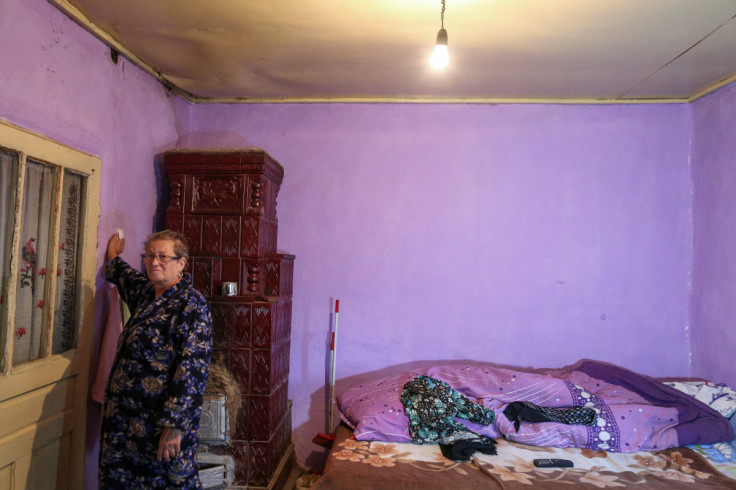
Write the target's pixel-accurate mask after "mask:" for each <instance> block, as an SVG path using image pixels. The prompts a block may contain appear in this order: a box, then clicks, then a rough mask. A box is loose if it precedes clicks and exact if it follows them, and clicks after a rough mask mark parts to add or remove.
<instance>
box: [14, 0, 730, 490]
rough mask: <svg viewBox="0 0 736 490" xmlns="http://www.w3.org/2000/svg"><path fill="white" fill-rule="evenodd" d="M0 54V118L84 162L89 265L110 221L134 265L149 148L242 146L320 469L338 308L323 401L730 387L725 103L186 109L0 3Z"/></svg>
mask: <svg viewBox="0 0 736 490" xmlns="http://www.w3.org/2000/svg"><path fill="white" fill-rule="evenodd" d="M19 19H22V21H19ZM19 40H22V42H19ZM10 46H17V47H14V48H12V49H11V48H10ZM0 55H1V56H2V57H1V58H0V59H1V60H2V66H3V68H2V74H3V76H0V117H1V118H4V119H7V120H9V121H11V122H13V123H15V124H18V125H21V126H24V127H26V128H28V129H31V130H33V131H36V132H39V133H42V134H45V135H47V136H49V137H51V138H54V139H57V140H59V141H61V142H63V143H65V144H68V145H71V146H74V147H77V148H79V149H81V150H84V151H87V152H90V153H93V154H95V155H98V156H99V157H101V159H102V189H101V196H100V212H101V220H100V221H101V224H100V234H99V235H100V238H99V243H100V249H99V251H98V259H99V261H100V265H101V264H102V256H103V253H104V245H105V244H106V241H107V237H108V236H109V234H110V233H112V231H113V230H114V227H115V226H117V225H121V226H123V227H124V228H125V229H126V237H128V240H129V241H128V244H129V245H128V250H127V251H126V253H125V257H126V258H128V259H129V260H131V261H132V262H134V263H135V261H134V260H133V259H134V257H135V255H136V253H137V252H138V249H139V247H140V243H141V242H142V240H143V238H144V237H145V236H146V235H147V234H148V233H149V232H150V231H151V229H152V228H153V227H154V226H155V224H154V220H155V215H156V212H157V209H158V210H160V203H158V202H157V200H158V198H159V194H158V192H159V190H160V189H161V188H162V179H161V177H160V175H158V174H157V169H156V166H155V165H154V161H153V159H154V155H156V154H157V153H160V152H162V151H164V150H167V149H170V148H173V147H176V146H179V147H247V146H259V147H262V148H264V149H265V150H266V151H268V152H269V153H270V154H271V155H272V156H273V157H274V158H276V159H277V160H279V161H280V162H281V164H282V165H283V166H284V168H285V179H284V184H283V186H282V190H281V194H280V195H279V204H278V209H279V220H280V221H279V248H280V249H282V250H284V251H288V252H290V253H294V254H295V255H296V257H297V258H296V271H295V295H294V308H293V324H292V331H293V334H292V355H291V377H290V398H292V399H293V401H294V412H293V422H294V434H293V438H294V441H295V443H296V444H297V450H298V457H299V460H300V462H302V463H305V462H306V463H309V464H317V463H318V461H319V458H320V457H321V451H318V449H319V448H318V447H317V446H315V445H313V444H312V443H311V442H310V440H311V438H312V437H313V436H314V434H315V433H316V432H323V431H325V430H326V429H327V428H326V427H325V417H324V413H325V410H326V409H325V406H326V404H325V393H324V386H325V379H326V371H327V358H328V353H327V336H328V329H329V321H330V312H331V308H332V305H333V302H334V299H335V298H338V299H340V300H341V309H340V335H339V339H338V340H339V353H338V366H337V375H338V379H339V381H338V389H340V388H344V387H346V386H347V385H348V384H349V383H351V382H353V381H355V380H356V379H358V378H359V377H360V376H361V375H364V374H365V373H372V372H376V371H382V370H383V371H385V370H386V369H390V368H391V367H392V366H396V365H401V364H404V363H408V362H412V361H418V360H435V359H473V360H488V361H495V362H498V363H505V364H511V365H515V366H532V367H543V366H561V365H565V364H569V363H572V362H574V361H576V360H578V359H579V358H583V357H589V358H595V359H601V360H607V361H614V362H617V363H619V364H621V365H623V366H625V367H628V368H631V369H634V370H637V371H641V372H644V373H647V374H651V375H661V376H687V375H691V374H700V375H702V376H706V377H710V378H712V379H714V380H715V381H723V380H726V379H730V380H731V382H732V383H733V382H734V381H735V380H734V377H733V372H732V370H731V371H728V370H727V368H726V367H725V364H724V360H725V358H726V356H727V355H728V354H730V353H731V352H732V351H733V345H732V344H731V345H730V346H728V345H727V344H726V343H724V342H723V341H722V340H721V339H722V337H717V336H718V332H719V331H721V332H722V331H723V330H722V329H723V328H724V327H722V325H727V314H728V313H729V312H730V310H729V306H728V305H727V303H726V301H725V294H726V291H728V290H729V288H728V286H729V285H730V284H732V283H733V282H734V281H735V280H736V277H733V274H731V271H730V269H728V268H727V267H725V265H728V261H729V258H730V255H728V253H727V251H726V250H727V249H726V246H727V243H728V242H731V241H732V240H729V238H731V237H733V236H734V234H736V232H734V231H732V228H729V227H731V224H730V223H731V221H733V220H731V219H730V216H729V215H728V214H727V211H728V210H729V209H732V208H733V207H735V206H736V202H733V200H734V198H732V197H731V196H730V194H729V193H728V192H727V189H728V187H727V184H728V183H729V182H731V180H730V179H733V178H734V172H730V173H728V167H727V161H728V159H727V157H728V156H729V155H732V154H733V150H734V146H733V145H734V143H731V142H730V140H732V139H733V138H731V136H730V135H729V134H728V133H727V129H728V128H729V127H733V119H734V108H736V104H734V103H733V102H732V101H733V90H735V89H734V88H733V87H731V88H728V89H726V90H722V91H721V92H719V93H718V94H714V95H712V96H710V97H707V98H705V99H703V100H702V101H699V102H697V103H695V104H693V105H620V106H605V105H591V106H576V105H429V104H428V105H401V104H354V105H341V104H301V105H299V104H286V105H226V104H203V105H190V104H187V103H185V102H183V101H181V100H179V99H175V98H168V97H167V96H166V93H165V91H164V89H163V88H162V87H161V86H160V85H159V84H158V83H157V82H156V81H155V80H153V79H152V78H151V77H149V76H148V75H146V74H145V73H143V72H142V71H141V70H139V69H137V68H136V67H134V66H133V65H132V64H130V63H129V62H127V61H126V60H124V59H121V62H120V63H119V64H118V65H115V64H113V63H112V62H111V61H110V58H109V53H108V50H107V48H105V47H104V45H103V44H102V43H100V42H99V41H97V40H96V39H94V38H93V37H92V36H91V35H89V34H88V33H86V32H85V31H84V30H82V29H81V28H80V27H78V26H77V25H76V24H75V23H74V22H72V21H71V20H69V19H67V18H66V17H65V16H64V15H62V14H61V13H60V12H58V11H57V10H56V9H54V8H53V7H52V6H50V5H49V4H48V3H46V2H45V1H43V0H32V1H23V0H5V1H3V2H0ZM729 95H730V97H729ZM724 102H728V103H730V110H726V109H724V108H723V107H721V106H723V105H724V104H723V103H724ZM726 107H728V104H726ZM693 113H694V114H695V130H694V129H693ZM711 120H712V121H714V122H713V123H711ZM692 135H695V151H694V153H693V162H694V164H693V166H694V168H693V169H692V176H691V168H690V155H691V154H690V151H691V149H690V138H691V136H692ZM691 177H692V178H691ZM691 185H694V186H695V201H694V209H695V211H694V213H695V214H694V216H695V218H694V223H695V236H696V240H695V247H696V250H695V254H694V255H693V250H692V246H693V243H692V237H693V224H692V223H691V205H693V201H692V200H691ZM731 187H732V186H731ZM701 237H702V238H701ZM711 254H712V256H711ZM693 257H694V258H695V259H694V260H695V266H694V271H695V272H694V277H691V273H692V272H693ZM711 269H712V270H711ZM716 278H717V280H716ZM691 279H693V293H694V294H693V298H692V300H693V307H692V319H691V308H690V299H691V297H690V282H691ZM97 284H98V298H97V304H96V306H97V308H96V324H97V330H98V332H97V342H98V343H99V337H100V331H101V329H102V318H104V315H105V313H106V312H107V303H106V300H105V296H104V295H105V291H104V289H103V288H102V287H103V281H102V279H101V277H98V283H97ZM700 301H702V302H703V304H706V306H707V309H700V308H699V307H698V303H699V302H700ZM710 303H715V304H717V305H719V307H718V309H717V310H716V309H715V308H713V307H712V306H711V305H710ZM714 310H716V311H714ZM691 323H692V324H693V325H694V328H693V329H692V335H693V339H692V340H693V343H694V346H695V351H694V352H691V346H690V342H691V339H690V333H691V330H690V328H689V326H690V324H691ZM713 337H717V338H716V340H710V339H711V338H713ZM731 342H733V340H731ZM729 347H730V348H729ZM714 353H715V355H714ZM691 354H694V362H695V364H694V365H695V371H696V372H695V373H693V372H692V369H691V366H690V355H691ZM710 359H713V360H714V362H713V363H709V362H710V361H709V360H710ZM729 376H730V377H729ZM96 410H97V408H96V406H95V405H92V410H91V412H90V413H91V417H90V437H89V439H90V441H91V442H90V449H89V452H88V456H89V457H90V470H89V473H90V475H94V471H95V469H96V461H95V458H96V453H95V450H96V449H95V447H94V446H95V438H96V437H97V423H98V422H99V418H98V414H97V412H96ZM91 481H92V484H94V477H93V476H92V480H91Z"/></svg>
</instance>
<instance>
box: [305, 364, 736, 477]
mask: <svg viewBox="0 0 736 490" xmlns="http://www.w3.org/2000/svg"><path fill="white" fill-rule="evenodd" d="M424 377H426V378H429V379H430V380H435V381H437V382H439V383H441V384H446V385H447V386H450V387H452V389H453V390H455V391H456V392H457V393H459V394H461V396H462V398H464V399H467V400H470V401H471V402H472V403H473V404H477V405H478V406H480V407H483V409H485V410H487V411H492V412H493V414H495V419H494V420H493V423H490V424H485V425H484V424H478V423H474V422H472V421H470V420H464V419H463V418H459V417H457V416H456V417H454V420H455V421H456V422H458V423H459V424H462V425H461V427H462V429H463V430H465V432H466V433H470V434H472V435H473V436H481V437H483V438H489V439H492V440H493V441H494V442H495V450H496V454H483V453H482V452H475V453H473V454H472V455H470V456H468V457H467V458H466V460H459V459H457V458H456V460H453V459H449V458H448V457H446V456H445V455H444V454H443V452H442V450H441V448H442V445H440V444H432V443H424V444H416V443H414V442H412V438H413V437H415V436H416V432H412V431H410V427H409V426H410V419H409V417H408V416H407V413H409V412H410V411H409V410H408V409H407V410H406V411H405V410H404V408H405V407H404V405H403V404H402V392H404V396H405V393H406V392H405V391H404V387H405V386H407V383H409V382H410V381H412V380H415V379H418V378H424ZM730 393H733V392H730ZM458 396H460V395H458ZM711 398H712V397H711ZM732 398H734V400H733V402H734V403H735V404H736V397H732ZM404 401H406V398H404ZM520 401H521V402H527V403H529V404H533V405H538V406H541V407H553V408H554V407H556V409H559V410H566V409H567V408H569V407H585V408H586V409H592V410H594V411H595V413H596V415H597V416H596V417H595V420H594V421H592V422H590V423H589V424H588V425H582V424H578V423H571V422H569V421H568V422H557V421H541V422H540V421H536V422H528V421H525V420H522V421H521V423H520V424H514V422H513V421H512V420H509V418H508V417H507V416H506V415H504V411H505V409H506V408H507V407H508V406H510V405H512V404H514V403H515V402H520ZM721 401H723V400H721ZM337 403H338V409H339V410H340V414H341V417H342V420H343V423H342V424H341V425H340V427H339V428H338V430H337V431H336V433H335V439H334V443H333V445H332V449H331V452H330V455H329V456H328V458H327V463H326V466H325V469H324V473H323V476H322V477H321V478H320V479H319V480H318V481H317V483H316V484H315V486H314V487H313V488H316V489H318V490H331V489H351V488H355V489H357V488H360V489H386V488H391V489H415V488H416V489H440V488H442V489H446V488H454V489H465V488H527V487H529V486H535V487H540V488H571V487H574V488H606V487H636V486H638V487H640V488H693V487H697V488H701V487H703V488H709V487H710V488H736V479H734V478H736V459H734V458H733V457H732V458H731V459H732V461H729V460H727V459H726V458H725V457H723V455H721V456H722V457H721V460H718V459H717V458H714V457H713V456H714V455H716V454H720V453H719V451H718V450H714V447H722V446H718V444H720V443H724V442H726V441H731V440H733V439H735V438H736V434H734V427H733V421H729V418H727V417H726V416H724V414H723V413H719V411H717V410H716V409H714V408H712V407H711V406H709V405H707V404H706V403H703V402H702V401H699V400H698V399H696V397H695V396H693V395H692V393H685V392H683V391H682V389H677V388H676V387H674V386H673V385H671V384H666V383H663V382H661V381H659V380H655V379H653V378H649V377H646V376H642V375H639V374H636V373H634V372H632V371H629V370H626V369H624V368H621V367H618V366H615V365H612V364H609V363H601V362H597V361H591V360H584V361H580V362H578V363H576V364H575V365H573V366H569V367H566V368H561V369H554V370H520V369H515V368H506V367H498V366H496V365H492V364H482V363H462V364H461V363H454V364H432V365H428V366H424V367H420V368H416V369H412V370H408V371H404V372H401V373H397V374H395V375H392V376H388V377H382V378H379V379H375V380H371V381H369V382H366V383H362V384H359V385H357V386H354V387H352V388H350V389H348V390H346V391H344V392H343V393H341V394H340V395H339V396H338V399H337ZM412 423H414V422H413V419H412ZM461 432H462V431H460V432H457V434H460V433H461ZM442 442H445V443H447V441H446V440H445V441H442ZM714 444H715V445H716V446H714ZM726 444H727V443H726ZM444 445H445V446H446V444H444ZM553 458H556V459H565V460H569V461H572V463H573V467H572V468H537V467H536V466H534V465H533V463H532V461H533V460H534V459H553Z"/></svg>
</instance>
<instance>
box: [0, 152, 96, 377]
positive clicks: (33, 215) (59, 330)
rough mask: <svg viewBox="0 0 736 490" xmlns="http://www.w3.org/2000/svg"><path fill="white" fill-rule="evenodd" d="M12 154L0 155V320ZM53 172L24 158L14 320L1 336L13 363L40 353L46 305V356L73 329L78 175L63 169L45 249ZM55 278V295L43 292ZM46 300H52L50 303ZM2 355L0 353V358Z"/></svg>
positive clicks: (71, 336) (63, 344)
mask: <svg viewBox="0 0 736 490" xmlns="http://www.w3.org/2000/svg"><path fill="white" fill-rule="evenodd" d="M17 169H18V158H17V156H16V155H15V154H12V153H7V152H3V151H0V206H2V208H0V233H2V237H0V277H2V281H3V282H2V290H1V291H0V307H1V308H2V310H0V313H2V315H1V316H0V318H5V316H6V312H7V305H6V304H5V296H6V294H7V288H8V285H9V283H10V277H9V274H10V255H11V253H10V252H11V245H12V243H11V236H12V230H13V218H14V216H15V191H16V181H17V172H18V170H17ZM58 171H59V169H57V167H53V166H50V165H46V164H43V163H40V162H35V161H31V160H29V161H28V162H27V164H26V175H25V184H24V190H23V208H22V209H23V211H22V217H21V232H20V248H21V250H20V254H19V256H18V257H17V260H18V264H17V269H18V277H17V284H16V305H15V318H14V320H15V321H14V326H13V331H12V332H2V337H0V352H3V351H4V344H5V342H6V340H7V336H8V335H12V336H13V364H14V365H15V364H20V363H24V362H28V361H32V360H34V359H38V358H39V357H40V355H41V347H42V345H43V340H44V329H43V322H44V318H45V317H46V316H47V314H46V312H47V309H48V304H47V302H48V301H53V302H54V305H55V308H54V318H53V319H52V321H53V334H52V335H51V353H52V354H58V353H60V352H63V351H65V350H68V349H71V348H73V347H74V343H75V340H76V339H75V334H76V331H77V328H76V327H77V312H76V304H77V290H78V287H79V286H78V280H77V273H78V262H79V260H78V248H79V230H80V225H81V223H80V220H81V209H82V202H81V196H82V195H83V190H84V189H83V186H84V180H85V179H84V177H83V176H81V175H78V174H75V173H73V172H69V171H65V175H64V185H63V189H62V196H61V210H60V212H61V220H60V227H59V240H58V242H59V247H58V250H55V251H50V250H49V246H50V245H51V244H52V243H53V241H54V240H53V237H52V236H51V235H50V233H51V231H52V224H53V223H52V220H53V219H54V215H53V210H54V208H55V199H56V187H57V180H58V178H57V172H58ZM49 252H53V253H55V254H56V255H57V258H56V260H57V266H56V270H50V269H49V267H47V264H50V262H51V260H50V259H51V256H52V254H51V253H49ZM52 275H55V276H56V287H55V291H47V289H48V287H47V282H48V281H47V280H48V278H50V277H51V276H52ZM49 298H53V299H52V300H50V299H49ZM0 356H2V354H0Z"/></svg>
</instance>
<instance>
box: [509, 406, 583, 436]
mask: <svg viewBox="0 0 736 490" xmlns="http://www.w3.org/2000/svg"><path fill="white" fill-rule="evenodd" d="M503 414H504V415H505V416H506V418H507V419H509V420H510V421H511V422H513V423H514V429H516V432H519V427H520V426H521V422H522V421H523V422H558V423H560V424H567V425H593V424H595V420H596V418H597V414H596V412H595V410H593V409H592V408H585V407H569V408H549V407H540V406H538V405H535V404H533V403H531V402H511V403H509V405H508V406H507V407H506V408H505V409H504V411H503Z"/></svg>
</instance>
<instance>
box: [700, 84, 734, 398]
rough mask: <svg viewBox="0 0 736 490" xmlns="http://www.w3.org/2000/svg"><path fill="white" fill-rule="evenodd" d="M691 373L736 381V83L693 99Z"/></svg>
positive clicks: (730, 382) (714, 378) (716, 379)
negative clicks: (735, 359)
mask: <svg viewBox="0 0 736 490" xmlns="http://www.w3.org/2000/svg"><path fill="white" fill-rule="evenodd" d="M693 114H694V127H695V131H694V136H693V150H692V162H693V163H692V167H693V177H692V180H693V204H692V206H693V223H694V247H693V248H694V253H693V255H694V261H693V262H694V264H693V287H692V324H693V336H692V337H693V338H692V352H693V374H695V375H698V376H702V377H707V378H710V379H713V380H715V381H721V382H725V383H727V384H728V385H729V386H732V387H733V386H736V367H734V352H736V335H734V327H733V323H732V322H733V319H734V317H736V301H734V291H736V288H735V287H734V285H735V284H736V220H735V219H734V212H735V210H736V192H735V191H734V189H736V165H734V160H736V137H734V136H735V135H734V128H735V127H736V85H733V84H731V85H730V86H728V87H726V88H724V89H721V90H720V91H718V92H716V93H713V94H711V95H709V96H708V97H705V98H703V99H701V100H699V101H698V102H697V103H696V104H694V110H693Z"/></svg>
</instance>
